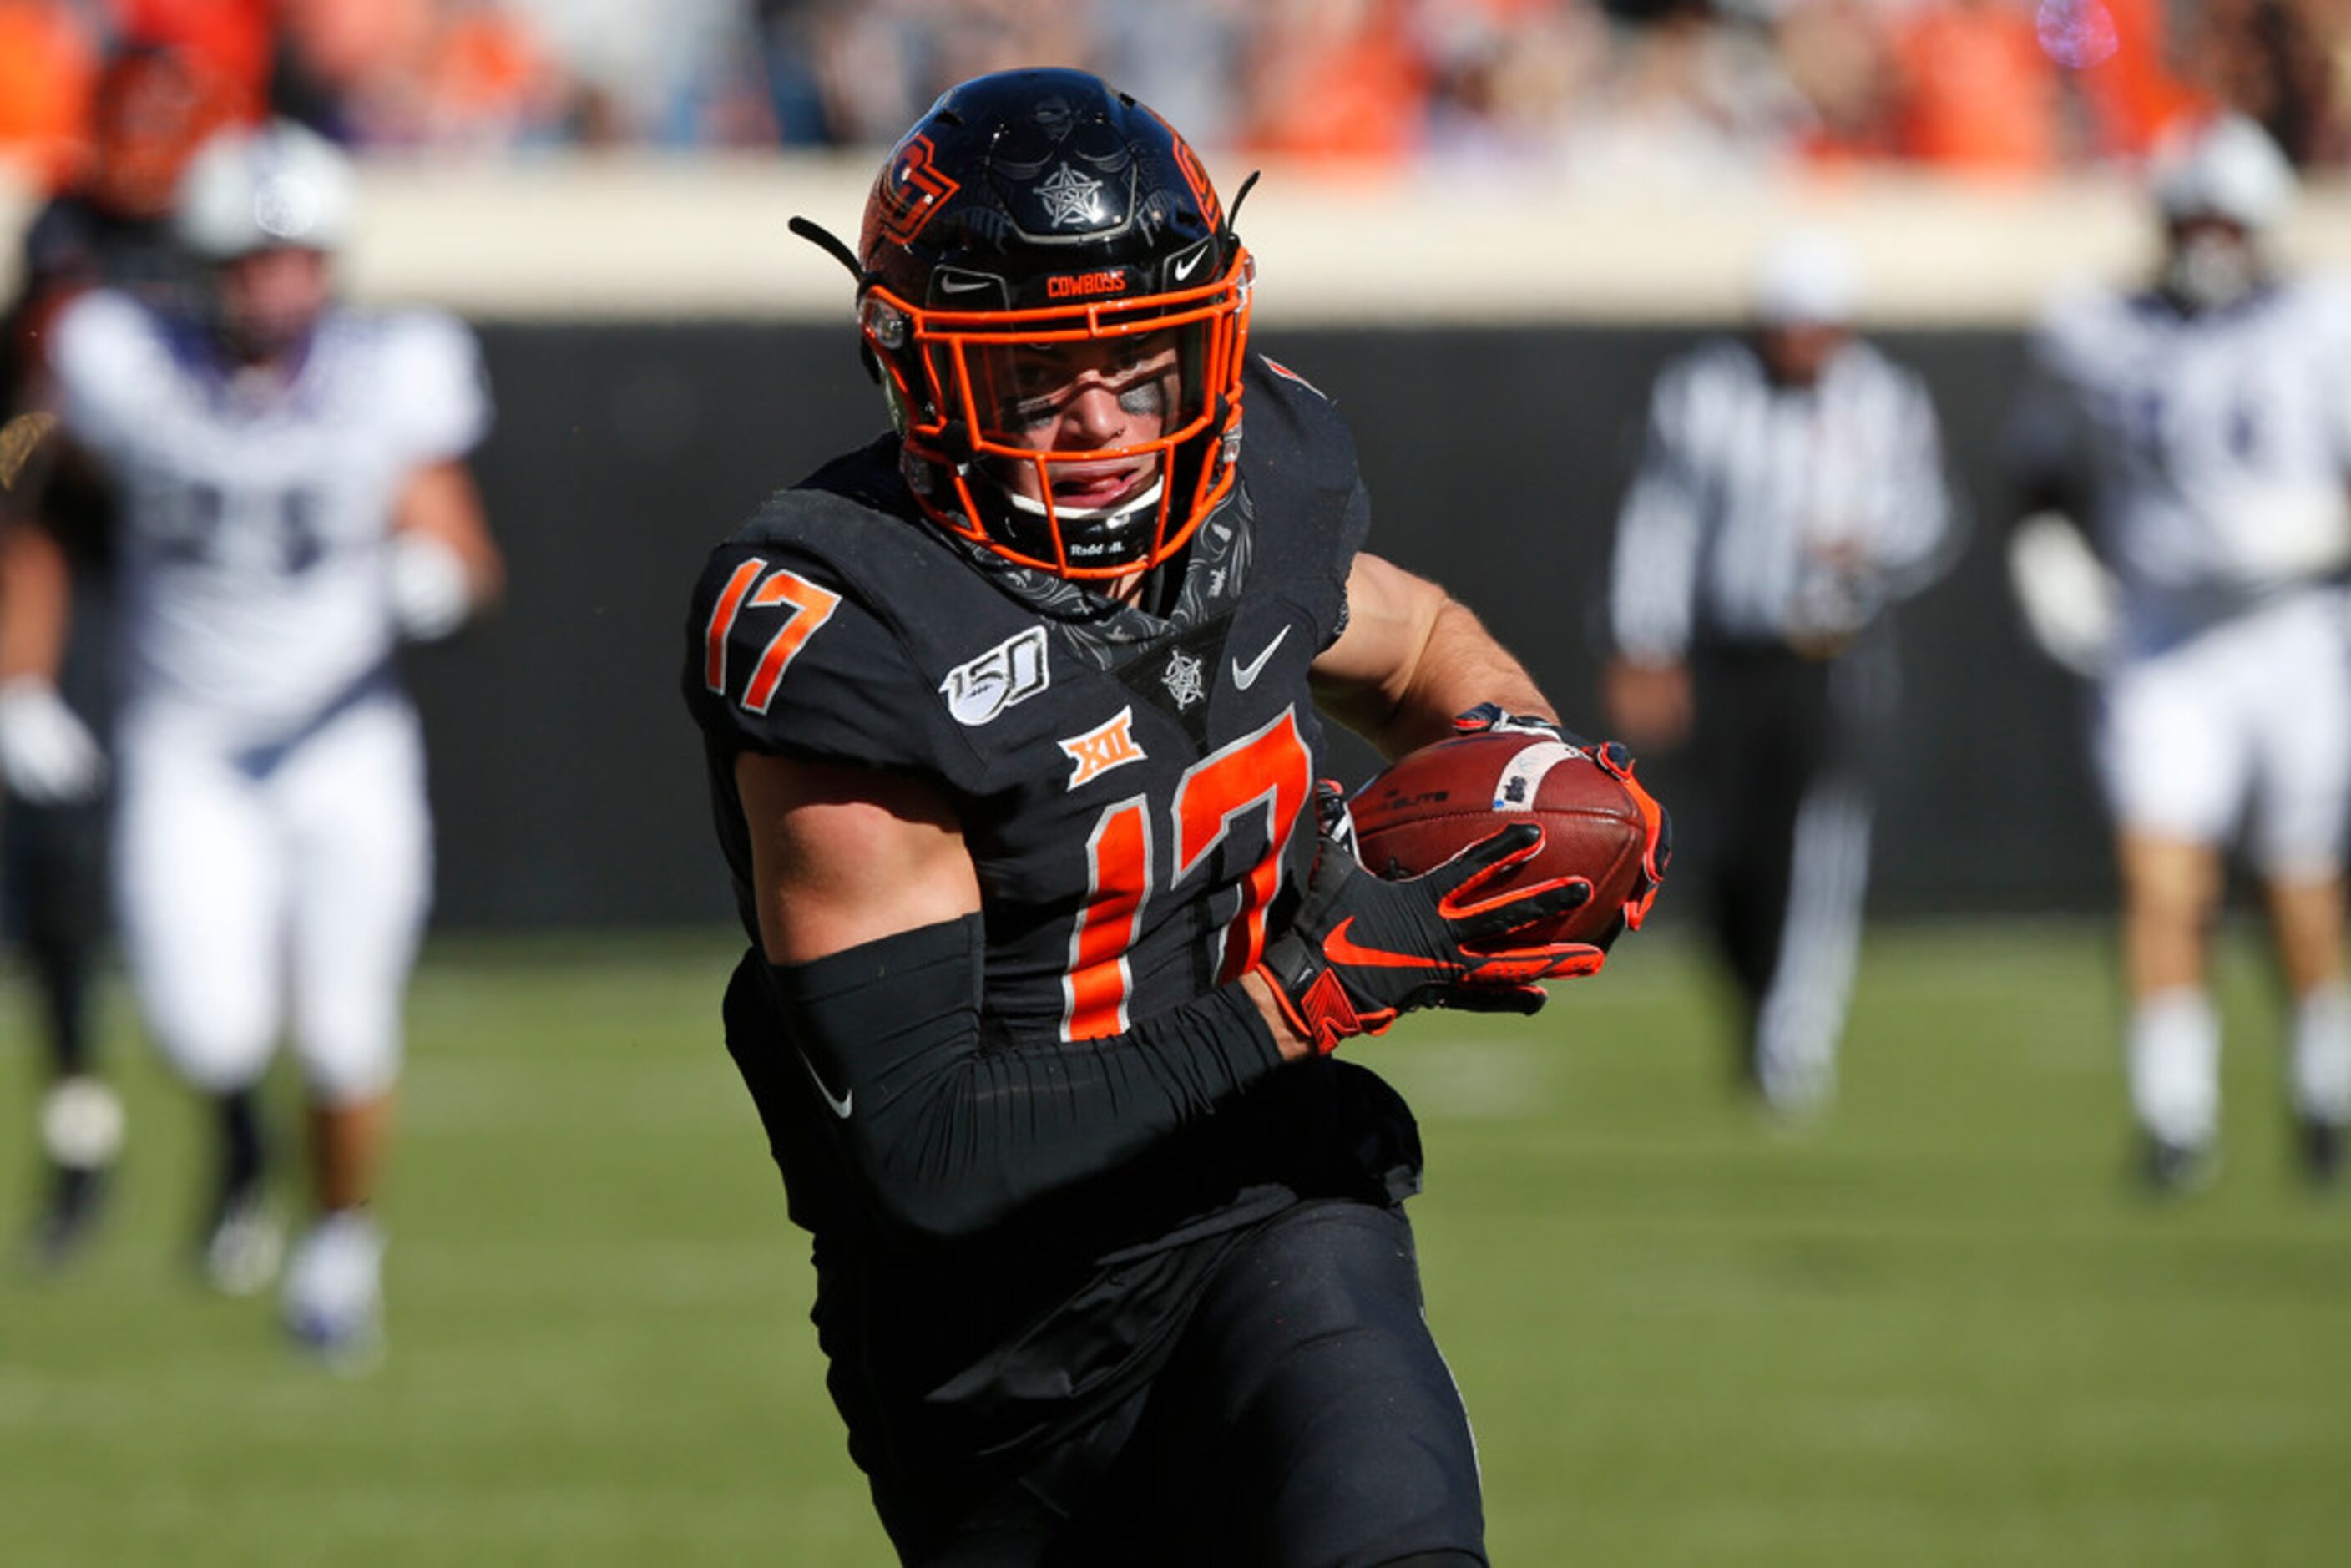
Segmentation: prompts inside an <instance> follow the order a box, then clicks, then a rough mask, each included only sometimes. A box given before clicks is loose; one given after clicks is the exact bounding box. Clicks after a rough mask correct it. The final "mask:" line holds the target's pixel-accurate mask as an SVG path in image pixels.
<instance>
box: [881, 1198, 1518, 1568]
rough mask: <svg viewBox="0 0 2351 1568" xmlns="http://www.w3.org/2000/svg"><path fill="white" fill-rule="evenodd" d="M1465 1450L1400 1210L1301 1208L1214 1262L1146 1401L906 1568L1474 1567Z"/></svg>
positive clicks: (1059, 1454) (1061, 1454) (1478, 1533)
mask: <svg viewBox="0 0 2351 1568" xmlns="http://www.w3.org/2000/svg"><path fill="white" fill-rule="evenodd" d="M1484 1539H1485V1517H1484V1511H1483V1508H1482V1504H1481V1502H1480V1499H1479V1480H1478V1459H1477V1450H1476V1448H1475V1446H1474V1444H1473V1442H1472V1440H1471V1438H1470V1435H1469V1421H1468V1416H1467V1414H1466V1413H1465V1412H1464V1411H1463V1409H1462V1406H1461V1397H1460V1394H1459V1392H1458V1390H1457V1389H1456V1388H1455V1386H1454V1384H1453V1377H1452V1374H1451V1373H1450V1372H1449V1371H1448V1370H1447V1367H1446V1365H1445V1362H1444V1359H1443V1357H1442V1356H1440V1355H1439V1354H1437V1344H1436V1342H1435V1341H1434V1340H1433V1339H1432V1338H1431V1337H1430V1335H1429V1332H1428V1325H1427V1322H1426V1320H1425V1319H1424V1318H1423V1317H1422V1315H1421V1295H1420V1274H1419V1267H1418V1264H1417V1262H1416V1259H1415V1254H1414V1249H1413V1241H1412V1230H1411V1227H1410V1226H1409V1225H1408V1224H1406V1222H1405V1218H1404V1213H1403V1211H1402V1210H1401V1209H1389V1208H1375V1207H1370V1206H1368V1205H1364V1204H1359V1203H1347V1202H1322V1203H1313V1204H1308V1205H1304V1206H1302V1207H1298V1208H1295V1209H1291V1210H1290V1211H1289V1212H1287V1213H1285V1214H1283V1215H1281V1216H1280V1217H1278V1218H1275V1219H1273V1220H1270V1221H1269V1222H1268V1223H1267V1225H1266V1226H1265V1227H1264V1228H1262V1229H1261V1230H1259V1232H1258V1233H1257V1234H1256V1235H1254V1236H1253V1237H1251V1238H1250V1239H1248V1240H1247V1241H1245V1242H1243V1243H1241V1244H1240V1245H1239V1246H1238V1247H1237V1248H1236V1249H1235V1250H1234V1252H1233V1254H1232V1255H1231V1256H1230V1257H1229V1258H1228V1259H1227V1260H1225V1262H1224V1263H1223V1264H1222V1265H1221V1266H1219V1268H1218V1270H1217V1274H1216V1276H1215V1278H1214V1279H1213V1280H1212V1281H1210V1283H1209V1285H1208V1287H1207V1291H1206V1293H1205V1294H1204V1295H1203V1297H1202V1299H1201V1301H1200V1302H1199V1304H1198V1306H1197V1307H1196V1309H1195V1311H1194V1313H1193V1315H1192V1317H1191V1319H1190V1321H1189V1322H1188V1323H1187V1324H1186V1328H1185V1330H1184V1332H1183V1334H1182V1335H1181V1337H1180V1339H1179V1341H1178V1343H1177V1345H1176V1348H1175V1352H1174V1354H1173V1357H1172V1359H1171V1360H1170V1361H1169V1363H1168V1364H1167V1365H1166V1367H1165V1369H1164V1370H1163V1371H1162V1372H1161V1373H1160V1374H1159V1375H1158V1376H1157V1377H1156V1378H1155V1379H1154V1380H1153V1382H1152V1383H1151V1384H1150V1385H1147V1386H1146V1387H1145V1388H1144V1390H1143V1391H1141V1392H1140V1393H1137V1394H1135V1395H1134V1396H1131V1397H1130V1398H1128V1399H1127V1400H1126V1401H1125V1402H1124V1403H1123V1404H1122V1405H1120V1406H1117V1407H1116V1408H1114V1409H1113V1410H1112V1411H1111V1412H1110V1413H1109V1414H1108V1415H1106V1416H1103V1417H1102V1420H1100V1421H1099V1422H1097V1423H1095V1424H1094V1426H1092V1427H1090V1428H1088V1429H1087V1430H1085V1431H1082V1432H1081V1433H1078V1434H1076V1435H1075V1436H1073V1437H1071V1438H1069V1439H1067V1440H1066V1441H1065V1442H1063V1443H1062V1444H1061V1446H1060V1447H1059V1448H1057V1449H1056V1450H1055V1451H1054V1452H1053V1453H1051V1454H1050V1455H1049V1456H1048V1457H1047V1458H1046V1459H1045V1460H1043V1461H1042V1462H1041V1463H1040V1464H1038V1465H1037V1466H1035V1467H1033V1468H1032V1469H1030V1470H1029V1472H1028V1473H1027V1474H1026V1475H1025V1476H1023V1477H1022V1478H1021V1479H1019V1481H1017V1482H1015V1483H1014V1484H1012V1485H1011V1486H1009V1487H1007V1488H1005V1489H1003V1490H1001V1491H999V1492H998V1493H997V1494H996V1495H994V1496H993V1497H991V1498H989V1499H987V1500H986V1501H984V1502H983V1503H981V1504H980V1505H979V1506H978V1507H977V1508H975V1509H973V1510H971V1511H968V1512H967V1514H965V1515H964V1517H963V1518H962V1519H961V1520H960V1521H957V1522H956V1524H955V1525H954V1526H953V1527H951V1528H950V1529H948V1530H946V1531H940V1532H938V1535H937V1537H936V1538H935V1539H933V1540H930V1541H928V1542H907V1541H901V1542H900V1550H901V1552H903V1553H904V1557H905V1561H906V1562H907V1563H910V1564H919V1565H920V1568H1081V1565H1082V1568H1107V1565H1109V1564H1118V1565H1120V1568H1160V1565H1164V1568H1177V1565H1179V1564H1180V1565H1182V1568H1208V1565H1211V1564H1213V1565H1216V1568H1391V1565H1393V1568H1403V1565H1405V1564H1411V1565H1415V1568H1476V1565H1478V1564H1482V1563H1485V1561H1486V1556H1485V1550H1484V1544H1483V1542H1484Z"/></svg>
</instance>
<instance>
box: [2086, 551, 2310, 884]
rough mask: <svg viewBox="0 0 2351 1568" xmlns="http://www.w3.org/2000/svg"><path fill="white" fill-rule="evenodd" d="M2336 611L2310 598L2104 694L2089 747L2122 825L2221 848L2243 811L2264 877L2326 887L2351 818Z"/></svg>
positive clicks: (2137, 666) (2153, 659)
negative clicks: (2322, 883) (2348, 813)
mask: <svg viewBox="0 0 2351 1568" xmlns="http://www.w3.org/2000/svg"><path fill="white" fill-rule="evenodd" d="M2344 613H2345V612H2344V602H2343V600H2342V598H2341V597H2340V596H2339V595H2337V594H2335V593H2331V592H2304V593H2298V594H2296V595H2294V597H2292V598H2289V599H2285V600H2282V601H2280V602H2278V603H2276V604H2274V605H2272V606H2269V607H2268V608H2265V609H2262V610H2259V611H2255V612H2252V613H2250V614H2246V615H2241V616H2239V617H2237V618H2236V619H2234V620H2231V621H2229V622H2223V623H2221V624H2220V625H2218V626H2215V627H2213V628H2212V629H2210V631H2207V632H2203V633H2202V634H2201V635H2199V636H2197V637H2194V638H2191V639H2189V641H2187V642H2185V643H2178V644H2176V645H2174V646H2172V647H2170V648H2168V649H2166V650H2165V651H2163V652H2161V653H2155V654H2151V655H2146V656H2141V657H2135V658H2125V659H2123V660H2122V661H2120V662H2119V663H2118V664H2116V666H2115V668H2114V669H2113V671H2112V672H2111V673H2110V674H2108V675H2107V676H2106V678H2105V681H2104V682H2103V683H2102V684H2101V686H2100V689H2099V703H2098V714H2097V724H2096V729H2095V751H2096V758H2097V765H2098V772H2099V776H2100V779H2101V781H2102V782H2103V783H2104V785H2105V793H2106V800H2107V803H2108V805H2109V807H2110V808H2111V809H2112V810H2113V812H2114V816H2115V821H2116V824H2117V825H2118V826H2119V827H2121V828H2123V829H2125V830H2126V831H2138V832H2143V833H2148V834H2153V835H2157V836H2159V837H2163V838H2168V839H2178V840H2185V841H2190V842H2195V843H2207V844H2213V845H2220V844H2225V843H2227V842H2229V841H2230V840H2231V838H2232V837H2233V836H2234V834H2235V833H2236V831H2237V829H2238V827H2239V826H2240V824H2241V821H2242V820H2243V819H2244V818H2245V816H2246V814H2247V811H2248V809H2249V808H2250V810H2251V813H2252V822H2251V835H2252V836H2251V841H2250V845H2249V847H2250V849H2251V852H2252V860H2253V862H2254V864H2255V865H2256V867H2258V868H2259V870H2260V871H2261V872H2262V874H2263V875H2264V876H2269V877H2276V878H2284V879H2286V880H2290V881H2297V882H2304V881H2323V880H2325V878H2327V877H2329V876H2332V875H2333V874H2335V872H2336V870H2337V869H2338V868H2339V867H2340V865H2341V863H2342V860H2343V838H2344V830H2345V815H2346V807H2351V652H2347V651H2346V636H2345V624H2344Z"/></svg>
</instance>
